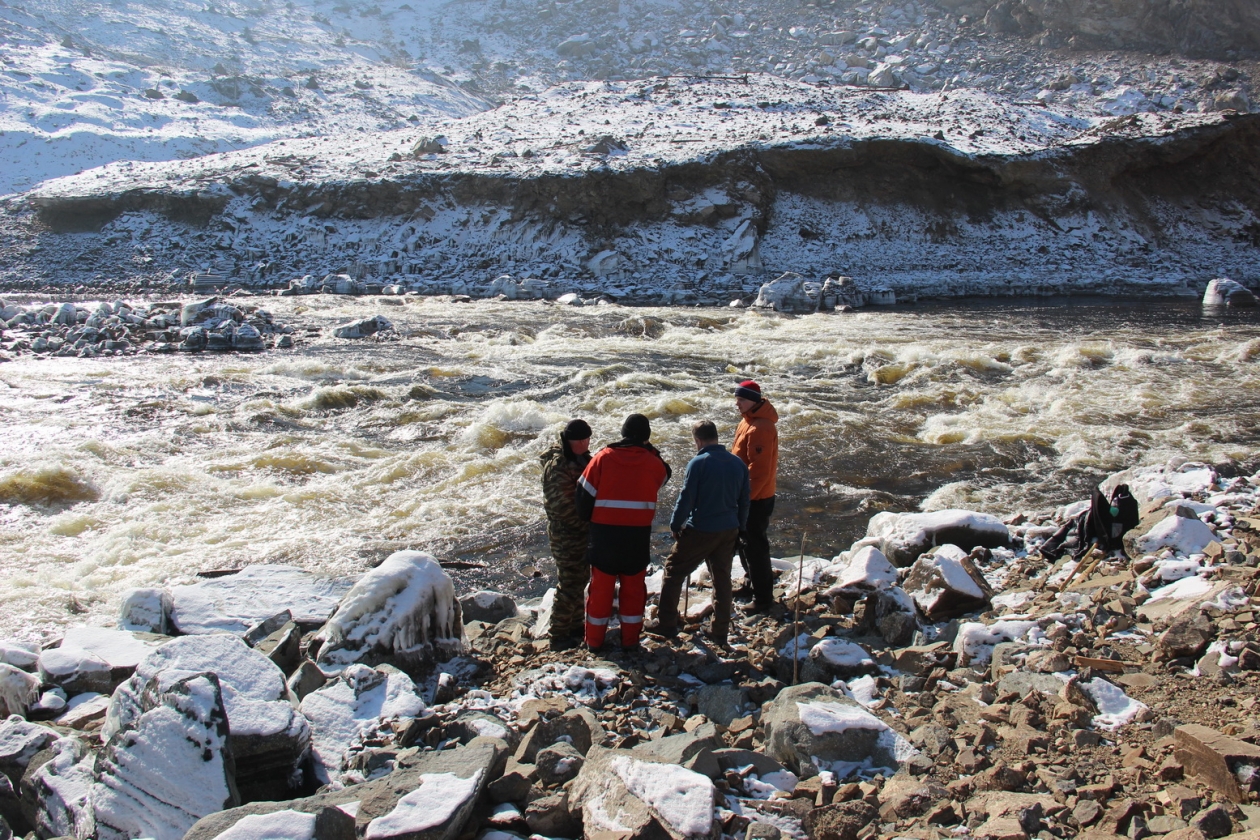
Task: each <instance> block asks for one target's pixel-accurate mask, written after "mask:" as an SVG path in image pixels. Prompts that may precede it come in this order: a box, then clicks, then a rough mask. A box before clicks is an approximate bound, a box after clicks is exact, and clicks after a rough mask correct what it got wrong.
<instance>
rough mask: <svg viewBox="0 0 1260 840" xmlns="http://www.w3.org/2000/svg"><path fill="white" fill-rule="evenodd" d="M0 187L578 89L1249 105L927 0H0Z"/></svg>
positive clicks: (1152, 66)
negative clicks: (673, 84) (722, 86)
mask: <svg viewBox="0 0 1260 840" xmlns="http://www.w3.org/2000/svg"><path fill="white" fill-rule="evenodd" d="M0 62H2V63H3V66H2V67H0V195H3V194H6V193H10V192H15V191H24V190H26V189H29V188H31V187H33V186H35V185H36V184H39V183H40V182H42V181H44V180H47V179H49V178H55V177H59V176H62V175H69V174H74V173H76V172H79V171H83V170H86V169H90V168H93V167H96V166H99V165H102V164H105V163H109V162H112V161H118V160H134V161H160V160H179V159H187V158H193V157H196V156H199V155H203V154H208V153H213V152H223V151H229V150H232V149H241V148H245V147H250V146H256V145H259V144H264V143H268V142H271V141H274V140H278V139H283V138H291V137H327V138H331V139H334V140H338V141H341V142H344V141H345V140H346V139H347V138H355V137H362V135H365V134H368V133H372V132H377V131H391V130H397V129H401V128H404V127H408V126H410V127H417V126H419V127H421V128H423V127H425V126H426V125H428V124H429V123H430V122H431V120H432V119H434V118H449V117H455V116H463V115H467V114H471V113H474V112H476V111H480V110H484V109H486V108H490V107H492V106H493V105H494V104H495V103H496V102H497V101H503V100H511V99H513V98H515V97H517V96H521V95H533V94H537V93H540V92H542V91H544V90H545V89H547V88H548V87H549V86H551V85H554V84H557V83H562V82H566V81H574V80H584V79H608V80H632V79H642V78H647V77H651V76H656V75H670V74H685V75H696V74H701V75H703V74H736V75H739V74H745V73H753V74H759V73H771V74H774V75H777V76H782V77H784V78H788V79H792V80H795V81H803V82H807V83H811V84H815V85H820V86H827V85H832V86H837V85H850V86H858V87H864V88H872V87H898V88H903V89H909V90H911V91H915V92H932V91H950V90H958V89H976V90H983V91H988V92H991V93H996V94H1000V95H1002V96H1004V97H1006V98H1008V99H1010V100H1012V101H1015V102H1027V103H1037V104H1045V105H1049V106H1050V107H1052V108H1054V109H1056V110H1059V111H1061V112H1063V113H1068V114H1074V115H1079V116H1082V117H1094V116H1114V115H1120V114H1129V113H1135V112H1148V111H1149V112H1167V113H1171V112H1174V111H1183V112H1195V111H1203V110H1211V109H1215V108H1220V107H1230V108H1235V109H1243V110H1245V109H1246V108H1247V106H1248V99H1247V94H1246V90H1247V87H1248V85H1249V77H1248V75H1247V72H1246V70H1247V66H1246V65H1245V63H1244V64H1239V67H1241V68H1242V71H1241V72H1240V70H1239V69H1238V67H1234V66H1232V65H1225V64H1222V63H1220V62H1214V61H1207V60H1191V59H1186V58H1184V57H1177V56H1149V55H1143V54H1136V53H1134V54H1130V53H1121V52H1108V53H1085V52H1067V51H1062V50H1057V51H1056V50H1048V49H1043V48H1040V47H1038V46H1036V45H1035V44H1034V43H1032V42H1029V41H1026V40H1019V39H1014V38H1010V37H1002V36H995V35H992V34H991V33H989V32H987V31H985V30H984V29H983V28H982V27H979V26H978V25H977V22H976V21H974V20H971V19H969V18H968V16H967V15H959V14H956V13H951V12H950V11H949V10H948V9H946V8H944V7H941V6H937V5H934V4H932V3H928V2H901V1H900V0H888V1H887V2H885V1H884V0H867V1H866V2H857V3H837V4H834V5H812V4H805V3H795V2H775V0H760V2H755V3H741V4H739V5H738V6H737V7H736V6H731V7H729V8H727V7H726V6H725V4H722V3H712V2H708V0H703V2H702V0H495V2H487V0H448V2H438V0H381V2H376V3H372V4H371V5H367V4H350V3H348V2H339V0H288V2H285V3H283V4H281V3H278V2H273V0H245V1H244V2H238V0H149V1H148V2H139V0H105V2H89V1H88V0H23V2H22V3H20V4H6V3H4V2H0Z"/></svg>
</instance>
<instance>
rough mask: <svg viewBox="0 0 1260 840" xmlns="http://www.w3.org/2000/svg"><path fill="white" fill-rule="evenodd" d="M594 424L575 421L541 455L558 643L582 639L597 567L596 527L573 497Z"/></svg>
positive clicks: (553, 618)
mask: <svg viewBox="0 0 1260 840" xmlns="http://www.w3.org/2000/svg"><path fill="white" fill-rule="evenodd" d="M590 445H591V427H590V426H589V425H587V423H586V421H584V420H572V421H570V422H569V424H568V425H567V426H565V427H564V431H563V432H561V433H560V440H559V443H558V444H557V445H556V446H553V447H552V448H551V449H548V450H547V451H546V452H545V453H543V455H542V456H541V458H540V460H541V461H542V468H543V473H542V484H543V507H544V509H545V510H546V511H547V539H548V540H549V541H550V542H551V556H552V557H554V558H555V560H556V577H557V579H558V580H559V583H558V585H557V587H556V601H555V604H554V606H553V607H552V610H551V638H552V640H553V642H563V641H573V642H575V643H576V642H578V641H580V640H581V638H582V634H583V633H584V632H585V621H586V605H585V599H586V586H587V584H588V583H589V582H590V578H591V567H590V566H589V565H588V564H587V562H586V542H587V537H588V532H589V530H590V527H589V525H588V523H587V521H586V520H585V519H583V518H582V517H581V516H579V515H578V512H577V507H576V506H575V505H574V502H573V495H574V493H575V492H576V490H577V480H578V478H579V477H581V475H582V471H583V470H584V469H586V465H587V464H589V463H590V462H591V455H590V452H589V450H590Z"/></svg>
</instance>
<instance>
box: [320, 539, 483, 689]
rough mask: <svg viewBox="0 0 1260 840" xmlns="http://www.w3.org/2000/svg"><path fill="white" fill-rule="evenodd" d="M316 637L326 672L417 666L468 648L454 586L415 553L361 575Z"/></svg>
mask: <svg viewBox="0 0 1260 840" xmlns="http://www.w3.org/2000/svg"><path fill="white" fill-rule="evenodd" d="M316 640H317V642H319V644H320V648H319V655H318V656H317V658H316V660H315V661H316V664H318V665H319V666H320V667H321V668H322V669H323V670H325V671H334V670H337V669H339V668H344V667H345V666H347V665H351V664H353V663H357V662H362V663H364V664H369V665H375V664H378V663H381V662H385V661H391V662H393V663H394V664H396V665H398V666H400V667H403V668H408V669H413V670H420V669H421V668H423V667H425V666H427V665H430V664H432V663H433V662H434V661H437V660H444V659H448V658H450V657H451V656H453V655H455V654H458V653H462V652H463V651H464V650H465V648H466V646H467V643H466V640H465V638H464V625H463V622H462V620H461V614H460V607H459V601H458V600H457V599H456V597H455V585H454V584H453V583H452V582H451V578H450V576H449V575H447V574H446V572H445V571H443V570H442V567H441V566H439V565H438V562H437V560H435V559H434V558H433V557H432V556H430V555H428V554H425V553H423V552H419V551H396V552H394V553H393V554H391V555H390V556H389V557H387V558H385V562H383V563H381V565H379V566H377V567H376V568H375V569H372V570H371V571H370V572H368V573H367V574H365V575H364V576H363V577H362V578H360V579H359V581H358V583H356V584H355V585H354V586H353V588H351V590H350V591H349V592H348V593H347V594H346V596H345V598H344V599H343V600H342V602H341V604H340V605H339V606H338V607H337V611H336V612H335V613H333V616H332V617H331V618H330V619H328V623H327V624H325V625H324V626H323V628H322V629H320V631H319V633H318V634H317V635H316Z"/></svg>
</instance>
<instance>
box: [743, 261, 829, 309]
mask: <svg viewBox="0 0 1260 840" xmlns="http://www.w3.org/2000/svg"><path fill="white" fill-rule="evenodd" d="M753 306H755V307H757V308H758V309H773V310H774V311H775V312H813V311H814V310H815V309H817V308H818V298H817V297H816V296H811V295H810V294H809V293H808V292H807V290H806V288H805V278H804V277H802V276H801V275H799V274H796V273H794V272H791V271H788V272H785V273H783V274H780V275H779V276H778V277H776V278H775V279H773V280H771V281H770V282H769V283H764V284H762V286H761V290H760V291H759V292H757V299H756V300H755V301H753Z"/></svg>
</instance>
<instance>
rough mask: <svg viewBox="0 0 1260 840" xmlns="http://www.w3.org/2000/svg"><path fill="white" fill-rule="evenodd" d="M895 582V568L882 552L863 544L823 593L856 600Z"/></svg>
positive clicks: (830, 596) (832, 596)
mask: <svg viewBox="0 0 1260 840" xmlns="http://www.w3.org/2000/svg"><path fill="white" fill-rule="evenodd" d="M896 583H897V569H896V567H894V566H893V564H892V563H889V562H888V558H887V557H885V556H884V553H883V552H882V551H880V550H879V549H878V548H876V547H875V546H873V545H864V546H862V547H861V548H859V549H858V550H857V551H855V552H853V555H852V556H851V557H850V558H849V562H848V563H847V564H846V565H845V566H844V567H843V568H842V569H841V570H840V572H839V574H838V575H836V582H835V583H833V584H832V585H831V586H830V587H829V588H828V589H827V590H826V592H825V593H824V594H825V595H826V596H827V597H828V598H837V597H839V598H844V599H846V600H849V601H857V600H859V599H861V598H864V597H865V596H867V595H869V594H870V593H871V592H874V591H875V590H876V589H886V588H887V587H889V586H895V585H896Z"/></svg>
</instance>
